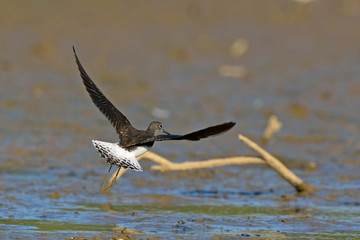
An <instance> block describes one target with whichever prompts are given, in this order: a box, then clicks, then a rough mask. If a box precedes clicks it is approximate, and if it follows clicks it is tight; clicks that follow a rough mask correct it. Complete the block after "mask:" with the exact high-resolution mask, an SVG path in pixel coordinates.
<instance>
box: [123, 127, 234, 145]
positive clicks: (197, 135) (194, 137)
mask: <svg viewBox="0 0 360 240" xmlns="http://www.w3.org/2000/svg"><path fill="white" fill-rule="evenodd" d="M234 125H235V123H234V122H227V123H223V124H219V125H216V126H212V127H208V128H204V129H201V130H199V131H195V132H192V133H188V134H185V135H172V134H169V135H165V134H164V135H157V136H154V137H148V136H144V137H143V138H139V139H137V141H136V145H141V144H144V143H148V142H154V141H168V140H189V141H199V140H200V139H202V138H207V137H210V136H215V135H218V134H221V133H224V132H226V131H228V130H230V129H231V128H232V127H233V126H234ZM132 144H134V143H132ZM124 147H130V146H129V145H127V146H126V145H125V146H124Z"/></svg>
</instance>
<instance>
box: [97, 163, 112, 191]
mask: <svg viewBox="0 0 360 240" xmlns="http://www.w3.org/2000/svg"><path fill="white" fill-rule="evenodd" d="M112 166H113V165H112V164H111V165H110V168H109V171H108V172H107V173H106V175H105V177H104V178H103V180H102V182H101V185H100V187H102V186H103V185H104V182H105V180H106V179H107V178H108V176H109V173H110V170H111V168H112Z"/></svg>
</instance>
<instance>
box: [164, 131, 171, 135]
mask: <svg viewBox="0 0 360 240" xmlns="http://www.w3.org/2000/svg"><path fill="white" fill-rule="evenodd" d="M162 131H163V133H165V134H166V135H171V134H170V133H168V132H167V131H165V130H162Z"/></svg>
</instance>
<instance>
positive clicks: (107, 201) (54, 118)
mask: <svg viewBox="0 0 360 240" xmlns="http://www.w3.org/2000/svg"><path fill="white" fill-rule="evenodd" d="M1 5H2V6H1V7H0V32H1V34H0V39H1V43H2V44H1V45H0V52H1V53H2V54H1V56H0V119H1V124H0V153H1V154H0V192H1V194H0V200H1V201H0V230H1V232H0V237H1V238H4V239H6V238H8V239H14V238H26V237H29V238H38V239H48V238H53V237H56V238H69V239H70V238H76V237H86V238H94V239H97V238H99V239H109V238H110V237H119V238H125V239H132V238H133V239H144V238H150V237H153V238H156V237H162V238H165V239H174V238H179V239H239V238H244V239H265V238H269V239H289V238H292V239H358V238H359V236H360V231H359V229H360V211H359V199H360V188H359V186H360V177H359V172H360V165H359V163H360V162H359V156H360V141H359V140H360V137H359V136H360V127H359V116H358V115H359V114H358V109H360V101H359V100H360V99H359V98H360V81H359V76H360V68H359V67H358V65H359V62H360V58H359V53H358V51H357V49H358V43H359V40H360V34H359V33H358V32H357V31H355V30H354V29H357V28H358V26H359V23H360V5H359V4H358V3H357V1H350V0H348V1H345V0H344V1H335V0H334V1H330V0H329V1H313V2H310V3H306V4H305V3H298V2H296V1H268V2H267V1H266V2H265V1H251V3H250V2H248V1H228V2H227V4H220V3H219V2H217V1H206V2H190V1H188V2H175V1H174V2H162V3H160V2H159V3H155V2H142V3H140V2H138V3H129V2H117V1H108V2H106V3H103V2H101V3H100V2H92V3H90V2H87V1H77V2H76V3H72V4H70V3H66V2H62V1H61V2H52V3H50V2H47V1H40V2H36V3H35V2H31V1H29V2H26V3H25V2H14V1H12V2H1ZM39 6H41V7H39ZM84 6H86V7H84ZM239 38H241V39H246V40H247V42H248V44H249V45H248V49H247V50H246V52H245V53H244V54H243V55H241V56H240V57H239V56H234V55H233V53H232V52H231V45H232V44H233V43H234V42H235V41H236V40H237V39H239ZM72 45H75V47H76V48H77V52H78V55H79V58H80V60H81V61H82V63H83V65H84V67H85V69H86V70H87V71H88V73H89V74H90V76H92V78H93V79H94V81H95V82H96V83H97V85H98V86H99V87H100V89H102V90H103V92H104V93H105V94H106V95H107V96H108V97H109V98H110V99H111V101H112V102H113V103H114V104H115V105H116V106H117V107H118V108H119V109H120V110H121V111H123V112H124V113H125V114H126V116H127V117H128V118H129V119H130V121H131V122H132V123H133V125H134V126H135V127H138V128H146V127H147V124H148V122H149V121H151V120H153V119H157V117H156V116H153V115H152V113H153V112H154V109H155V108H159V109H164V110H166V111H165V112H166V114H164V115H163V116H164V117H165V118H163V119H159V120H160V121H162V122H163V125H164V126H165V128H166V130H167V131H169V132H171V133H183V132H187V131H192V130H194V129H197V128H200V127H204V126H207V125H211V124H215V123H220V122H225V121H230V120H233V121H236V122H237V125H236V126H235V128H234V129H232V130H231V131H230V132H228V133H226V134H224V135H221V136H218V137H216V138H211V139H206V140H203V141H200V142H195V143H193V142H191V143H188V142H180V143H174V142H171V143H167V142H161V143H157V144H155V146H154V148H153V151H154V152H156V153H158V154H161V155H163V156H165V157H167V158H169V159H170V160H172V161H175V162H183V161H198V160H205V159H210V158H217V157H231V156H237V155H252V156H256V154H255V153H253V152H252V151H251V150H249V149H248V148H247V147H246V146H245V145H244V144H243V143H241V142H239V141H238V140H237V134H239V133H241V134H244V135H245V136H248V137H250V138H251V139H253V140H254V141H256V142H260V140H261V135H262V132H263V130H264V129H265V126H266V124H267V120H268V117H269V116H270V114H276V115H277V116H278V118H279V119H280V121H281V122H282V123H283V128H282V129H281V131H280V132H279V133H277V134H276V135H275V136H274V138H273V139H272V140H271V141H270V142H269V143H268V145H267V146H265V148H266V149H267V150H269V152H271V153H273V154H274V155H276V156H277V157H279V158H280V159H281V160H282V161H283V162H284V163H285V164H286V165H287V166H288V167H289V168H290V169H292V170H293V171H294V172H295V173H296V174H297V175H298V176H300V177H301V178H302V179H303V180H305V181H306V182H307V183H309V184H311V185H313V186H315V187H317V188H318V191H316V192H315V193H314V194H313V195H310V196H298V195H297V194H296V192H295V190H294V189H293V188H292V187H291V186H290V185H289V184H288V183H287V182H285V181H283V180H282V179H281V178H280V177H279V176H278V175H277V174H276V173H275V172H274V171H273V170H271V169H270V168H267V167H264V166H242V167H237V166H236V167H234V166H228V167H222V168H213V169H205V170H193V171H186V172H165V173H161V172H156V171H152V170H150V167H151V166H152V165H153V163H152V162H150V161H146V160H145V161H141V162H140V163H141V165H142V167H143V169H144V170H145V171H144V172H141V173H138V172H127V173H126V174H125V175H124V176H123V177H122V178H121V179H120V180H119V181H118V182H117V183H116V184H115V185H114V186H113V188H112V190H111V192H110V194H103V193H101V192H100V191H99V189H100V186H99V185H100V182H101V180H102V178H103V176H104V175H105V173H106V171H107V170H108V166H107V165H106V164H105V163H104V161H103V160H101V159H100V157H99V155H98V154H97V153H96V151H95V150H94V149H93V147H92V145H91V139H98V140H103V141H111V142H112V141H114V142H115V141H117V136H116V134H115V131H114V130H113V129H112V127H111V125H110V124H109V123H108V122H107V120H106V119H105V118H104V117H103V116H102V115H101V114H100V113H99V111H98V110H97V109H96V108H95V107H94V106H93V104H92V103H91V101H90V98H89V97H88V96H87V94H86V92H85V90H84V87H83V85H82V83H81V80H80V77H79V74H78V72H77V69H76V66H75V62H74V58H73V54H72V50H71V46H72ZM224 65H231V66H237V67H238V66H241V67H242V68H243V69H245V70H246V73H245V74H244V75H243V76H239V75H237V76H233V77H224V76H223V75H222V74H223V73H222V72H221V71H220V68H221V66H224ZM222 69H223V68H222ZM155 112H156V111H155ZM124 228H126V229H124Z"/></svg>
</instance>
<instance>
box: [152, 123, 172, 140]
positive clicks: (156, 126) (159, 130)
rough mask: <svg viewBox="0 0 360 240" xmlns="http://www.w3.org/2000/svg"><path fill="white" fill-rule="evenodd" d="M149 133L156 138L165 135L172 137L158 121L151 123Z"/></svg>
mask: <svg viewBox="0 0 360 240" xmlns="http://www.w3.org/2000/svg"><path fill="white" fill-rule="evenodd" d="M147 131H148V132H150V133H152V134H154V136H157V135H163V134H167V135H170V133H168V132H167V131H165V130H164V129H163V125H162V124H161V122H158V121H153V122H151V123H150V124H149V127H148V129H147Z"/></svg>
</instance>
